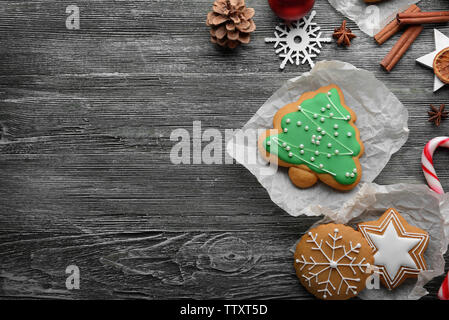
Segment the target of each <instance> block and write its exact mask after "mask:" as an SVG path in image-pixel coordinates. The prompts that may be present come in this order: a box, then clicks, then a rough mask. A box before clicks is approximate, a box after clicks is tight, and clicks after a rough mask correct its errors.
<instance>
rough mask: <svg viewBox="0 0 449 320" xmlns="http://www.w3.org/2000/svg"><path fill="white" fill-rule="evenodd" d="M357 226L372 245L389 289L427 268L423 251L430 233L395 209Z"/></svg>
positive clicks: (378, 265)
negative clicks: (413, 223) (408, 220)
mask: <svg viewBox="0 0 449 320" xmlns="http://www.w3.org/2000/svg"><path fill="white" fill-rule="evenodd" d="M358 227H359V230H360V232H361V233H362V234H363V236H364V237H365V238H366V240H367V241H368V243H369V244H370V246H371V247H372V248H373V252H374V264H375V265H376V266H377V267H379V272H380V278H381V280H382V283H383V284H384V285H385V286H386V287H387V288H388V289H390V290H391V289H394V288H396V287H398V286H399V285H400V284H401V283H402V282H403V281H404V280H405V279H407V278H410V277H417V275H418V274H419V272H420V271H422V270H427V265H426V261H425V260H424V251H425V250H426V248H427V245H428V243H429V235H428V234H427V232H426V231H424V230H422V229H420V228H418V227H415V226H411V225H409V224H408V223H407V221H406V220H405V219H404V218H403V217H402V216H401V215H400V214H399V213H398V212H397V211H396V210H395V209H392V208H390V209H388V210H387V211H386V212H385V213H384V214H383V215H382V216H381V217H380V218H379V220H376V221H370V222H363V223H360V224H359V225H358Z"/></svg>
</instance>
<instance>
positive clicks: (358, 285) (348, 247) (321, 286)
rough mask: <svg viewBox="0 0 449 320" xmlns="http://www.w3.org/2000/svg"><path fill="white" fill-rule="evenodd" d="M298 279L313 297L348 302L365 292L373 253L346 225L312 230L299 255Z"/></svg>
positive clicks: (302, 240) (296, 256)
mask: <svg viewBox="0 0 449 320" xmlns="http://www.w3.org/2000/svg"><path fill="white" fill-rule="evenodd" d="M294 258H295V264H294V266H295V269H296V275H297V276H298V278H299V280H300V281H301V283H302V285H303V286H304V287H305V288H306V289H307V290H308V291H309V292H310V293H312V294H313V295H315V296H316V297H317V298H320V299H326V300H345V299H349V298H351V297H354V296H355V295H357V294H358V293H359V292H360V291H361V290H363V289H364V288H365V282H366V279H367V278H368V276H369V275H370V270H371V268H370V266H371V265H372V263H373V262H374V258H373V254H372V249H371V247H370V246H369V244H368V242H367V241H366V240H365V239H364V238H363V236H362V234H361V233H360V232H357V231H355V230H354V229H352V228H351V227H348V226H345V225H343V224H334V223H330V224H325V225H321V226H318V227H316V228H313V229H311V230H309V232H308V233H307V234H305V235H304V236H303V237H302V238H301V240H300V241H299V243H298V245H297V246H296V251H295V255H294Z"/></svg>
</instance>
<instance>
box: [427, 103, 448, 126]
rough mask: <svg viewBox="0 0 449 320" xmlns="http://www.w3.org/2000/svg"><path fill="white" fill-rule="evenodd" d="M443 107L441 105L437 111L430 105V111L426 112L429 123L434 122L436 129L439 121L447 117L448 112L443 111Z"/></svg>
mask: <svg viewBox="0 0 449 320" xmlns="http://www.w3.org/2000/svg"><path fill="white" fill-rule="evenodd" d="M444 107H445V105H444V104H442V105H441V106H440V109H438V108H436V107H435V106H434V105H432V104H431V105H430V108H431V109H432V111H428V112H427V113H428V114H429V117H430V118H429V121H430V122H434V123H435V125H436V126H437V127H439V126H440V124H441V120H443V119H445V118H447V117H449V111H444Z"/></svg>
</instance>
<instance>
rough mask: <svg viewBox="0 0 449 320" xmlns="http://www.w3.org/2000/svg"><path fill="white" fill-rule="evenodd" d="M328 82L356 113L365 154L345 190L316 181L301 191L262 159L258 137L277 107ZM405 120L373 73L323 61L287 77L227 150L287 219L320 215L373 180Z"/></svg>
mask: <svg viewBox="0 0 449 320" xmlns="http://www.w3.org/2000/svg"><path fill="white" fill-rule="evenodd" d="M332 83H334V84H337V85H338V86H340V88H341V89H342V90H343V93H344V97H345V102H346V104H347V105H348V106H349V107H350V108H351V109H352V110H354V112H355V113H356V114H357V121H356V123H355V124H356V126H357V127H358V128H359V130H360V134H361V139H362V141H363V143H364V145H365V153H364V155H363V156H362V157H361V158H360V163H361V166H362V179H361V182H360V184H359V185H358V186H357V187H355V188H354V189H353V190H352V191H349V192H339V191H335V190H334V189H332V188H330V187H328V186H327V185H325V184H324V183H322V182H320V181H318V183H317V184H316V185H315V186H313V187H311V188H309V189H299V188H297V187H295V186H294V185H293V184H292V183H291V181H290V179H289V177H288V174H287V168H283V167H279V168H272V167H271V166H270V165H269V164H267V162H266V161H265V160H264V159H262V158H261V157H260V154H259V151H258V149H257V137H258V135H259V134H261V133H262V132H264V131H265V130H266V129H271V128H272V126H273V116H274V115H275V113H276V112H277V111H278V110H279V109H280V108H282V107H283V106H285V105H286V104H288V103H291V102H293V101H296V100H298V99H299V97H300V96H301V94H302V93H304V92H306V91H313V90H316V89H318V88H320V87H322V86H326V85H329V84H332ZM407 120H408V112H407V109H406V108H405V107H404V106H403V105H402V103H401V102H400V101H399V100H398V99H397V98H396V96H395V95H394V94H393V93H392V92H391V91H390V90H388V88H387V87H386V86H385V85H384V84H383V83H382V82H380V81H379V80H377V79H376V78H375V77H374V75H373V74H372V73H371V72H368V71H366V70H363V69H358V68H356V67H354V66H353V65H351V64H349V63H346V62H341V61H321V62H318V63H317V64H316V65H315V67H314V68H313V69H312V70H311V71H310V72H306V73H304V74H302V75H301V76H299V77H297V78H294V79H290V80H289V81H287V82H286V83H285V84H284V85H283V86H282V87H281V88H280V89H279V90H278V91H276V92H275V93H274V94H273V95H272V96H271V97H270V98H269V99H268V100H267V101H266V102H265V104H264V105H263V106H262V107H261V108H260V109H259V110H258V111H257V112H256V114H255V115H254V116H253V117H252V118H251V119H250V120H249V121H248V122H247V123H246V124H245V126H244V127H243V128H242V130H241V131H237V132H236V133H235V134H234V136H233V137H232V139H231V140H230V141H229V142H228V144H227V151H228V153H229V155H230V156H232V157H233V158H235V159H236V161H237V162H239V163H241V164H243V165H244V166H245V167H246V168H247V169H248V170H249V171H250V172H251V173H252V174H254V175H255V176H256V177H257V179H258V181H259V182H260V183H261V185H262V186H263V187H264V188H265V189H266V190H267V191H268V193H269V195H270V197H271V200H272V201H273V202H274V203H276V204H277V205H278V206H279V207H281V208H282V209H284V210H285V211H287V212H288V213H289V214H290V215H293V216H298V215H302V214H303V215H319V214H320V213H318V212H319V210H318V211H317V210H313V209H319V208H321V207H327V208H329V209H331V210H337V209H340V208H341V206H342V205H343V204H344V203H345V202H346V201H348V200H349V199H351V198H352V197H353V196H354V195H355V194H356V193H357V191H358V190H359V189H360V186H361V184H362V183H363V182H371V181H373V180H374V179H375V178H376V177H377V175H378V174H379V173H380V172H381V171H382V169H383V168H384V167H385V165H386V164H387V162H388V161H389V159H390V157H391V155H392V154H393V153H395V152H396V151H398V150H399V149H400V148H401V147H402V145H403V144H404V143H405V142H406V141H407V138H408V132H409V130H408V128H407ZM256 158H257V161H255V159H256Z"/></svg>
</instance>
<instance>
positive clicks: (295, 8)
mask: <svg viewBox="0 0 449 320" xmlns="http://www.w3.org/2000/svg"><path fill="white" fill-rule="evenodd" d="M268 3H269V4H270V7H271V10H273V11H274V13H276V15H277V16H278V17H279V18H282V19H284V20H285V21H294V20H298V19H301V18H302V17H304V16H305V15H306V14H307V13H309V11H310V10H311V9H312V8H313V5H314V3H315V0H268Z"/></svg>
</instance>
